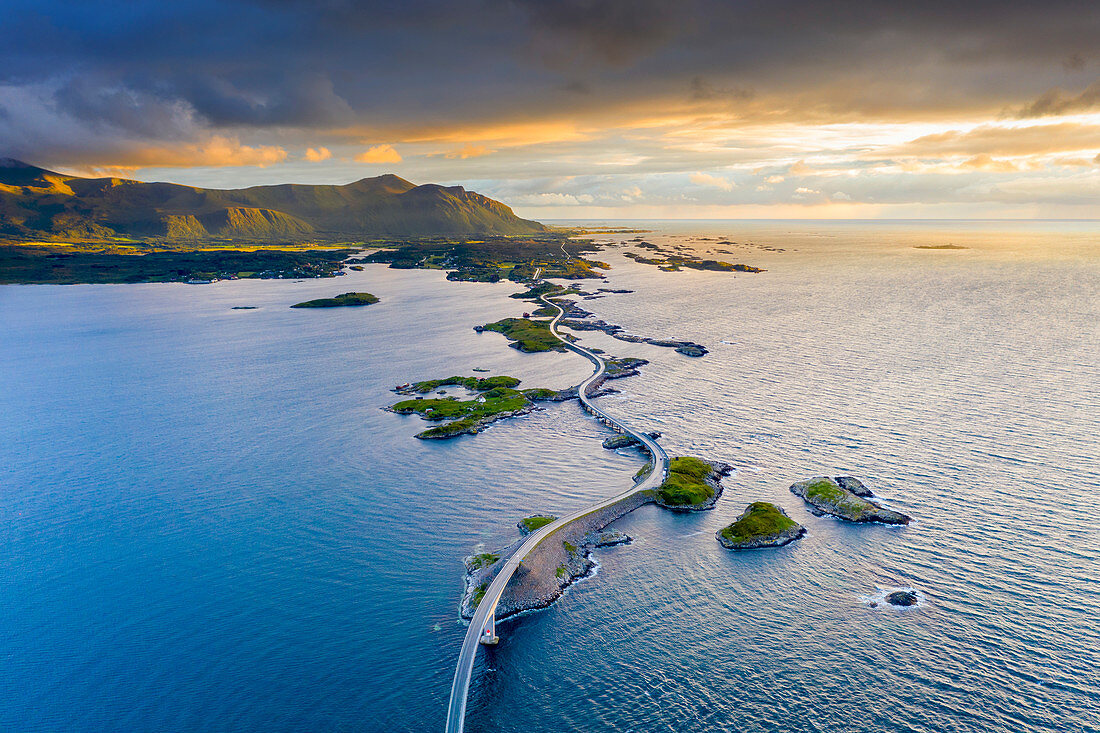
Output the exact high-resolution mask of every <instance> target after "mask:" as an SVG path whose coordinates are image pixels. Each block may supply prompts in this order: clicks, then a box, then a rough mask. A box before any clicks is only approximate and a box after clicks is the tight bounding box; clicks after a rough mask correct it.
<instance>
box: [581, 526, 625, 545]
mask: <svg viewBox="0 0 1100 733" xmlns="http://www.w3.org/2000/svg"><path fill="white" fill-rule="evenodd" d="M633 541H634V538H633V537H631V536H630V535H628V534H627V533H626V532H619V531H618V530H614V529H609V530H606V531H604V532H589V533H588V534H587V535H586V536H585V538H584V543H585V544H586V545H591V546H592V547H614V546H615V545H628V544H630V543H631V542H633Z"/></svg>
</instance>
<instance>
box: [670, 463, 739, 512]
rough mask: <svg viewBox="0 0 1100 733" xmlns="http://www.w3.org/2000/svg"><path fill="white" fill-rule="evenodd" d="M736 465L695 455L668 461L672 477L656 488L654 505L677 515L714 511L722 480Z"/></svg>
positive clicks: (720, 493) (720, 491) (720, 494)
mask: <svg viewBox="0 0 1100 733" xmlns="http://www.w3.org/2000/svg"><path fill="white" fill-rule="evenodd" d="M732 471H733V466H731V465H730V464H728V463H723V462H721V461H708V460H704V459H702V458H695V457H693V456H677V457H676V458H673V459H672V460H671V461H670V462H669V475H668V478H666V479H665V482H664V483H663V484H661V485H660V486H659V487H658V488H657V494H656V496H655V497H654V502H655V503H656V504H657V505H658V506H662V507H664V508H665V509H671V510H673V511H677V512H697V511H703V510H706V509H713V508H714V505H715V504H716V503H718V498H719V497H720V496H722V477H724V476H728V475H730V473H731V472H732Z"/></svg>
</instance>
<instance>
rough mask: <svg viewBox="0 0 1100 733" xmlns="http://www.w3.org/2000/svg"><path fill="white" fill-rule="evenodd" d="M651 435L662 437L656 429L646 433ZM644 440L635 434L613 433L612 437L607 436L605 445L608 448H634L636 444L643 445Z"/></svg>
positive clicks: (654, 437)
mask: <svg viewBox="0 0 1100 733" xmlns="http://www.w3.org/2000/svg"><path fill="white" fill-rule="evenodd" d="M646 435H648V436H649V437H651V438H653V439H654V440H657V438H660V437H661V434H660V433H658V432H656V431H654V432H652V433H646ZM641 445H642V441H640V440H638V439H637V438H635V437H634V436H633V435H626V434H623V435H612V436H611V437H610V438H606V439H605V440H604V441H603V447H604V448H607V449H608V450H618V449H619V448H632V447H635V446H641Z"/></svg>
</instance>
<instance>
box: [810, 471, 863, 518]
mask: <svg viewBox="0 0 1100 733" xmlns="http://www.w3.org/2000/svg"><path fill="white" fill-rule="evenodd" d="M806 497H807V498H808V499H813V500H816V501H821V502H826V503H829V504H833V505H835V506H836V507H837V508H839V509H843V510H845V511H849V512H853V513H859V512H862V511H867V510H870V509H874V508H875V507H874V505H872V504H871V503H870V502H868V501H865V500H863V499H861V498H859V497H858V496H854V495H852V494H850V493H848V492H847V491H845V490H844V489H842V488H840V487H839V486H837V485H836V484H834V483H833V482H831V481H829V480H827V479H821V480H819V481H814V482H812V483H811V484H810V485H809V486H807V487H806Z"/></svg>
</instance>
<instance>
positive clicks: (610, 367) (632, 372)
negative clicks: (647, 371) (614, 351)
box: [604, 356, 649, 379]
mask: <svg viewBox="0 0 1100 733" xmlns="http://www.w3.org/2000/svg"><path fill="white" fill-rule="evenodd" d="M604 361H605V363H606V364H607V371H606V372H605V373H604V376H605V377H606V378H607V379H622V378H623V377H635V376H637V375H638V369H640V368H641V367H644V366H645V365H646V364H648V363H649V361H648V360H646V359H639V358H637V357H634V356H625V357H621V358H612V359H605V360H604Z"/></svg>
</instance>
